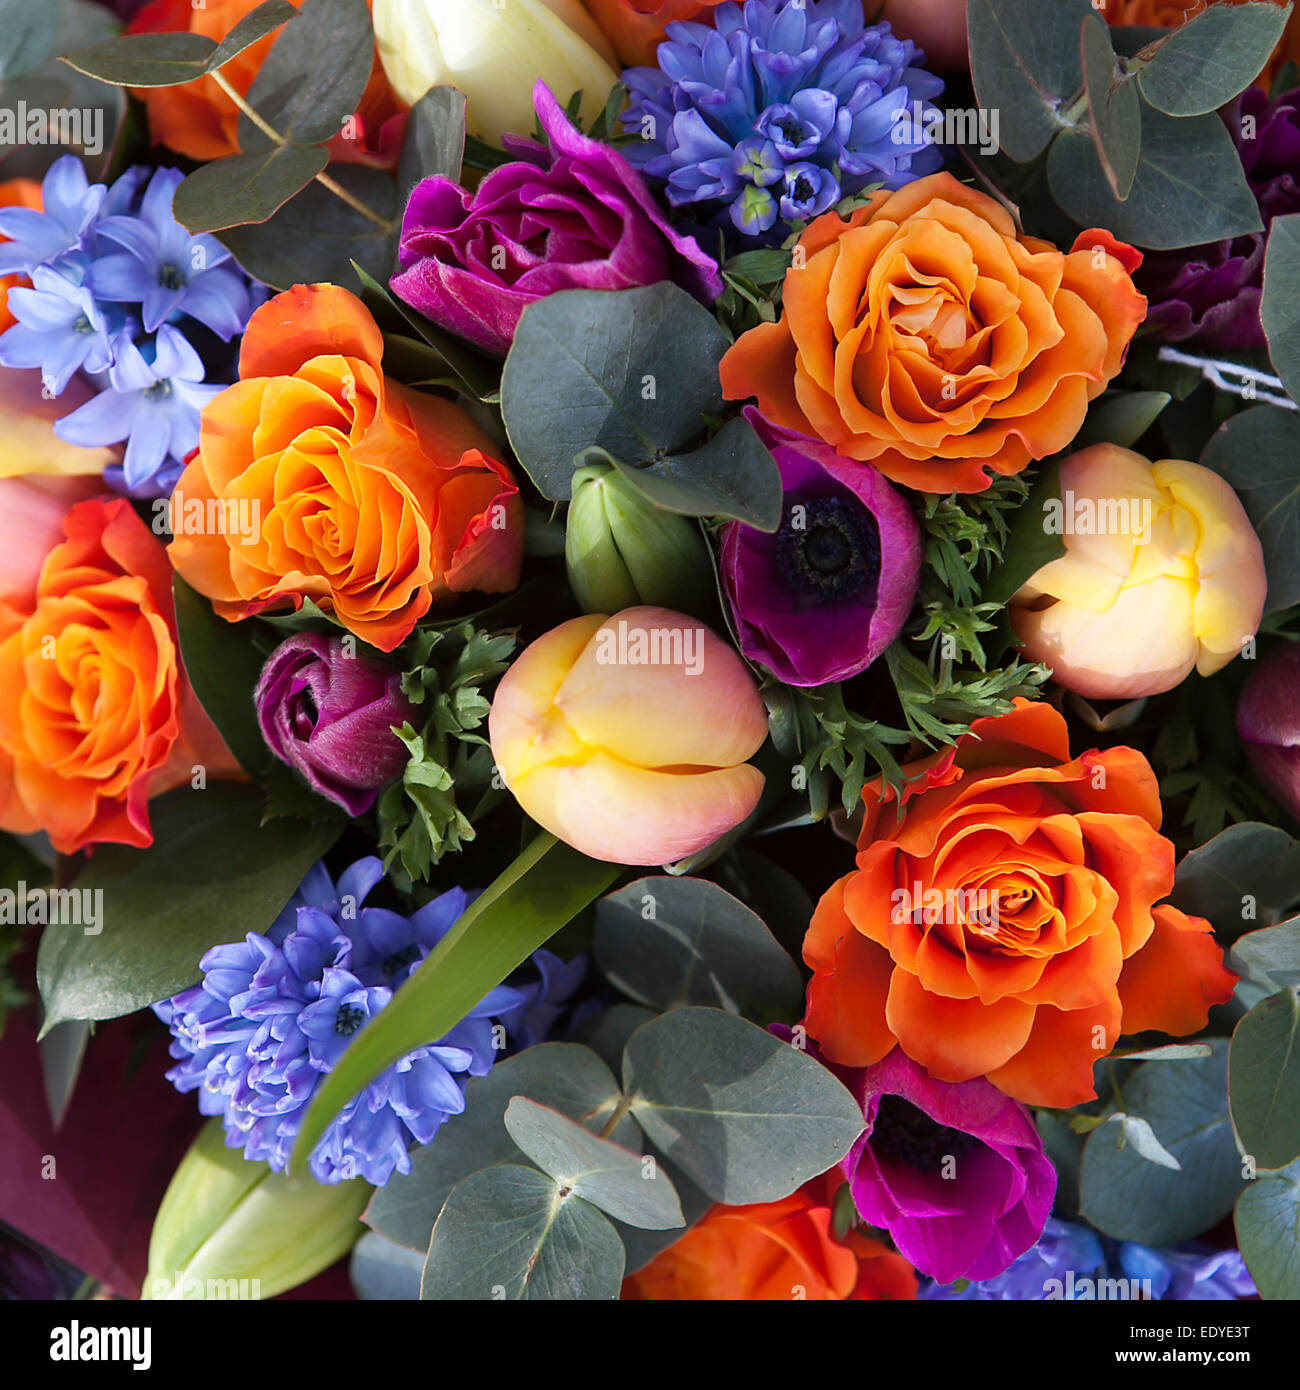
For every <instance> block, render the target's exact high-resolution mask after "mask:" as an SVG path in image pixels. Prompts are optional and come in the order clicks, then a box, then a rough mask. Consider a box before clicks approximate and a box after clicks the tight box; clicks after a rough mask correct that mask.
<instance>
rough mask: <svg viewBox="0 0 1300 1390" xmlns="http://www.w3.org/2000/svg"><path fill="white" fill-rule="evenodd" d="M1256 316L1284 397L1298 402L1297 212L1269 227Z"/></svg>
mask: <svg viewBox="0 0 1300 1390" xmlns="http://www.w3.org/2000/svg"><path fill="white" fill-rule="evenodd" d="M1259 317H1260V322H1261V323H1263V325H1264V334H1265V336H1266V337H1267V338H1268V355H1269V356H1270V357H1271V358H1272V359H1273V366H1274V367H1276V368H1277V374H1278V376H1280V377H1281V378H1282V384H1283V385H1284V386H1285V387H1286V389H1287V394H1288V395H1289V396H1290V397H1291V399H1292V400H1293V401H1294V400H1300V213H1292V214H1291V216H1289V217H1277V218H1274V219H1273V223H1272V226H1271V227H1270V228H1269V233H1268V254H1267V256H1266V257H1265V260H1264V297H1263V298H1262V299H1261V300H1260V304H1259ZM1288 423H1289V424H1291V425H1294V421H1290V422H1288Z"/></svg>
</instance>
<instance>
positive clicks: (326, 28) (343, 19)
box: [239, 0, 375, 154]
mask: <svg viewBox="0 0 1300 1390" xmlns="http://www.w3.org/2000/svg"><path fill="white" fill-rule="evenodd" d="M298 16H299V17H298V21H297V23H295V24H294V25H292V27H290V28H289V29H286V30H285V32H284V33H283V34H281V35H280V37H279V38H278V39H277V40H276V41H275V46H274V47H273V48H272V49H271V51H270V53H269V54H267V57H266V61H265V62H264V63H263V64H262V66H261V67H260V68H259V69H258V73H257V77H256V78H255V79H254V82H253V85H252V87H251V88H250V89H249V92H248V102H249V105H250V106H252V107H253V108H254V110H256V112H257V114H258V115H259V116H261V117H262V119H263V120H264V121H266V122H267V123H268V124H269V125H270V126H271V127H272V128H273V129H275V130H276V131H277V132H278V133H279V134H280V135H281V136H283V137H284V139H285V140H287V141H289V142H290V143H291V144H294V145H318V144H322V143H323V142H324V141H326V140H332V139H333V138H334V136H336V135H338V134H340V133H341V132H342V131H343V129H344V123H345V122H346V121H347V119H348V117H349V116H352V115H354V114H355V113H356V109H357V107H358V106H359V105H360V103H361V94H362V93H363V92H364V91H365V88H366V83H367V82H368V81H369V79H370V68H371V63H372V61H373V57H374V50H375V40H374V34H373V32H372V30H371V27H370V10H369V7H368V5H367V4H366V0H306V3H305V4H304V5H303V6H302V8H301V9H300V10H299V11H298ZM273 144H274V142H273V141H272V140H271V138H270V137H269V136H268V135H267V134H266V133H265V132H264V131H262V130H259V129H258V128H257V126H256V125H254V124H253V122H252V121H250V120H249V119H248V117H247V116H244V115H241V116H240V118H239V148H240V149H241V150H243V151H245V153H250V154H251V153H255V152H257V151H260V150H266V149H269V148H270V147H271V146H272V145H273Z"/></svg>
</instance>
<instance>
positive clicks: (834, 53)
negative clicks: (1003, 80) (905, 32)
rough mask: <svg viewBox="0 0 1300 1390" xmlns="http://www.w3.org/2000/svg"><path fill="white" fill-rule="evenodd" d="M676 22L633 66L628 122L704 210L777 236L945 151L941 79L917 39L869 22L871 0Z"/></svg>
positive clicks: (668, 175) (836, 0) (917, 172)
mask: <svg viewBox="0 0 1300 1390" xmlns="http://www.w3.org/2000/svg"><path fill="white" fill-rule="evenodd" d="M667 32H668V41H667V42H665V43H662V44H660V46H659V50H658V58H659V67H658V68H632V69H630V70H629V71H627V72H625V73H624V74H623V81H624V83H625V84H626V86H627V88H628V91H629V93H630V95H631V105H630V107H629V109H628V110H627V112H626V113H625V114H624V115H623V118H622V119H623V123H624V125H625V126H626V127H627V128H628V130H629V131H631V132H633V133H635V134H638V135H640V136H641V140H640V141H639V142H633V143H631V144H629V145H628V146H627V147H626V149H625V153H626V154H627V155H628V157H629V158H630V159H631V160H632V161H633V163H635V164H637V165H638V166H639V167H640V169H641V171H642V173H644V174H645V175H646V176H647V177H648V178H650V179H653V180H656V181H659V182H662V183H663V184H664V185H666V193H667V197H668V201H669V202H670V203H672V204H673V206H674V207H682V206H685V205H687V204H691V205H694V206H695V207H696V208H698V210H699V214H700V219H701V221H707V222H709V223H711V224H719V225H721V224H724V223H725V222H726V221H728V220H729V221H730V222H731V224H732V225H733V226H734V227H735V228H736V229H737V230H738V231H740V232H742V233H744V234H745V236H747V237H749V238H751V239H758V240H761V241H767V242H775V241H780V240H782V239H783V238H784V237H785V236H786V234H787V233H788V230H789V226H790V224H791V223H795V222H806V221H808V220H810V219H811V218H813V217H817V216H819V215H820V214H821V213H823V212H826V211H827V210H828V209H829V208H832V207H834V206H835V205H836V204H837V203H838V202H840V201H841V200H842V199H844V198H846V197H849V196H852V195H854V194H856V193H860V192H862V191H863V189H865V188H867V187H869V186H882V187H885V188H889V189H896V188H901V187H902V186H903V185H904V184H905V183H908V182H910V181H911V180H912V179H915V178H919V177H920V176H921V175H923V174H931V173H934V172H935V171H936V170H937V169H938V168H939V167H940V165H941V164H942V162H943V160H942V155H941V153H940V151H939V149H938V148H936V146H935V145H934V144H933V143H931V142H930V139H929V137H928V135H927V128H931V127H930V121H929V118H928V115H927V113H931V112H933V111H934V109H935V108H934V107H933V106H932V105H931V104H930V99H931V98H932V97H936V96H938V95H939V94H940V92H942V90H943V83H942V81H941V80H940V79H939V78H937V77H934V76H933V75H932V74H930V73H928V72H925V71H923V70H922V69H921V67H920V65H921V64H922V63H923V62H924V61H925V54H924V53H923V52H921V51H920V50H919V49H917V47H916V45H915V44H913V43H912V42H911V40H909V39H899V38H896V37H895V36H894V34H893V31H892V29H891V27H890V26H889V25H888V24H872V25H868V24H867V23H866V20H865V18H864V14H863V7H862V4H861V0H747V3H746V4H745V5H744V6H743V7H742V6H741V5H737V4H725V5H719V6H718V7H717V9H715V10H714V11H713V23H712V24H698V23H674V24H670V25H669V26H668V30H667ZM918 117H919V119H918Z"/></svg>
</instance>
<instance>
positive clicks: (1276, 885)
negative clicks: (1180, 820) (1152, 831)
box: [1170, 821, 1300, 938]
mask: <svg viewBox="0 0 1300 1390" xmlns="http://www.w3.org/2000/svg"><path fill="white" fill-rule="evenodd" d="M1170 901H1171V902H1172V903H1173V905H1174V906H1175V907H1177V908H1180V909H1181V910H1182V911H1183V912H1190V913H1194V914H1196V915H1197V916H1199V917H1208V918H1209V920H1210V922H1211V923H1212V924H1213V925H1214V929H1215V930H1216V931H1217V932H1218V933H1219V934H1220V936H1223V937H1227V938H1232V937H1236V936H1240V935H1241V933H1242V932H1243V931H1246V930H1248V929H1250V928H1253V927H1256V926H1271V925H1272V924H1273V923H1274V922H1277V921H1279V920H1280V919H1281V918H1282V917H1283V915H1284V914H1285V913H1286V910H1287V909H1288V908H1289V907H1292V906H1293V905H1294V904H1295V903H1297V902H1300V844H1297V843H1296V842H1295V841H1294V840H1293V839H1292V838H1291V836H1290V835H1288V834H1287V833H1286V831H1285V830H1283V829H1281V828H1280V827H1279V826H1276V825H1265V824H1264V823H1263V822H1262V821H1240V822H1239V823H1238V824H1236V825H1230V826H1228V828H1227V829H1226V830H1222V831H1220V832H1219V834H1217V835H1216V836H1215V837H1214V838H1213V839H1212V840H1207V841H1206V842H1205V843H1204V844H1203V845H1198V846H1197V847H1196V848H1195V849H1194V850H1191V851H1189V852H1188V853H1187V855H1185V856H1184V858H1183V860H1182V862H1181V863H1180V864H1179V865H1178V871H1177V873H1176V874H1175V876H1174V891H1173V894H1172V895H1171V898H1170Z"/></svg>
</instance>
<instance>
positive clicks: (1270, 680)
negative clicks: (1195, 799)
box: [1237, 642, 1300, 820]
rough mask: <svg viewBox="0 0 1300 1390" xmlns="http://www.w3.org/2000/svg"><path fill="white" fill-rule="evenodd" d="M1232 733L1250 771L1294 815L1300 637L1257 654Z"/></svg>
mask: <svg viewBox="0 0 1300 1390" xmlns="http://www.w3.org/2000/svg"><path fill="white" fill-rule="evenodd" d="M1237 733H1238V734H1239V735H1240V737H1241V741H1242V744H1243V745H1244V746H1245V749H1246V756H1247V757H1248V758H1249V759H1250V765H1251V766H1252V767H1253V768H1254V769H1255V774H1256V776H1257V777H1258V778H1259V780H1260V781H1261V782H1263V784H1264V785H1265V786H1266V787H1267V788H1268V790H1269V791H1270V792H1272V794H1273V795H1274V797H1276V798H1277V801H1278V803H1279V804H1280V805H1281V806H1282V807H1283V808H1284V809H1285V810H1287V811H1289V812H1290V813H1291V815H1293V816H1294V817H1295V818H1296V819H1297V820H1300V642H1288V643H1286V644H1285V645H1284V646H1280V647H1274V648H1273V650H1272V651H1271V652H1269V653H1268V655H1267V656H1265V657H1263V658H1262V659H1261V661H1260V663H1259V665H1258V667H1257V668H1256V669H1255V671H1254V673H1253V674H1252V676H1251V677H1250V679H1249V680H1248V681H1247V682H1246V688H1245V689H1244V690H1243V691H1242V692H1241V699H1240V701H1239V702H1238V704H1237Z"/></svg>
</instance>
